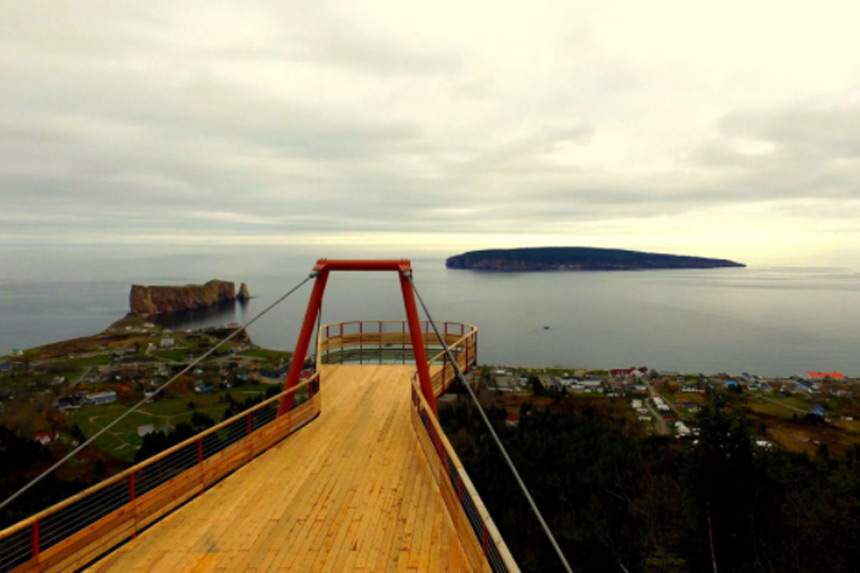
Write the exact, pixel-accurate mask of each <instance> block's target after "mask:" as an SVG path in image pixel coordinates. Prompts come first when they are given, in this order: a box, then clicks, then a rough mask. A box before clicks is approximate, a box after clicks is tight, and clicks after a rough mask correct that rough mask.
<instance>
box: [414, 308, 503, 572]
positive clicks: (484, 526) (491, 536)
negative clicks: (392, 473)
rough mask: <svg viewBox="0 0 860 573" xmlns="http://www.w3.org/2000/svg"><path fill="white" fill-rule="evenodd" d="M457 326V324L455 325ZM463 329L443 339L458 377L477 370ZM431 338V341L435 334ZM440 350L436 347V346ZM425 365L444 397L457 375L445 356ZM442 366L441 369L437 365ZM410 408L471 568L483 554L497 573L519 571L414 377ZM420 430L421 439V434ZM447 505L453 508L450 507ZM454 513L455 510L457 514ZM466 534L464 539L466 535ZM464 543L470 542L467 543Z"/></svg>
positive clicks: (473, 347)
mask: <svg viewBox="0 0 860 573" xmlns="http://www.w3.org/2000/svg"><path fill="white" fill-rule="evenodd" d="M454 324H462V323H454ZM465 326H468V327H469V330H468V331H466V330H465V329H464V330H462V331H460V333H458V334H456V335H451V334H450V332H449V323H445V326H444V331H443V334H442V337H443V338H445V342H446V344H447V345H448V347H449V348H450V349H451V351H452V354H453V356H454V359H455V360H456V361H457V365H458V366H459V368H460V370H461V371H463V372H468V371H469V370H470V369H471V368H472V367H474V366H475V365H477V343H478V329H477V328H475V327H474V326H472V325H465ZM430 336H432V337H433V338H435V339H436V341H437V342H438V340H439V339H438V338H436V337H435V334H433V333H431V334H430ZM440 346H441V345H440ZM427 362H428V364H429V365H434V364H435V365H437V368H436V369H435V371H434V372H433V373H432V375H431V382H432V384H433V391H434V394H435V395H436V396H440V395H441V394H444V393H445V391H446V390H447V389H448V388H449V387H450V385H451V384H452V383H453V382H454V380H456V379H457V371H456V369H455V368H454V367H453V365H451V364H449V362H448V357H447V354H446V353H445V351H444V350H441V351H440V352H439V353H438V354H436V355H433V356H430V357H429V358H428V360H427ZM439 364H441V368H438V365H439ZM412 407H413V427H414V428H415V431H416V433H419V440H418V441H419V442H420V443H421V445H422V447H423V448H424V452H425V454H426V456H427V460H428V462H429V463H430V466H431V469H432V470H433V477H434V478H435V479H436V482H437V484H438V485H439V489H440V490H441V491H442V492H443V495H442V498H443V499H444V501H445V503H446V505H448V510H449V513H450V514H451V516H452V519H453V520H454V522H455V526H458V527H457V529H458V531H459V532H460V533H461V540H462V541H463V542H464V549H466V554H467V557H469V559H470V562H471V564H472V566H473V567H475V568H476V569H480V568H481V566H482V563H480V562H476V561H477V560H478V559H477V556H478V555H482V556H483V559H484V560H486V564H488V565H489V566H490V568H491V569H492V570H493V571H496V572H509V571H519V567H518V566H517V564H516V561H514V558H513V556H512V555H511V553H510V551H509V550H508V547H507V545H506V544H505V541H504V539H502V536H501V534H500V533H499V530H498V529H497V528H496V525H495V523H493V519H492V517H490V513H489V512H488V511H487V508H486V507H485V506H484V502H483V501H481V497H480V495H478V491H477V490H476V489H475V486H474V485H473V484H472V481H471V480H470V479H469V476H468V474H467V473H466V470H465V468H464V467H463V464H462V462H461V461H460V458H459V457H458V456H457V454H456V452H455V451H454V448H453V447H452V446H451V444H450V442H449V441H448V438H447V437H446V436H445V432H444V431H443V430H442V426H441V425H440V424H439V421H438V420H437V419H436V417H435V416H434V415H433V413H432V410H431V409H430V407H429V405H428V403H427V400H426V399H425V398H424V395H423V394H422V392H421V390H420V387H419V384H418V380H417V372H416V374H415V375H413V377H412ZM422 431H423V436H422V435H421V432H422ZM452 504H455V505H453V507H452ZM458 510H459V511H458ZM458 518H463V519H465V520H466V522H467V523H462V522H460V523H458V521H460V520H459V519H458ZM466 528H469V529H471V531H472V534H474V536H473V537H471V539H469V538H464V537H463V534H467V532H466V531H463V530H464V529H466ZM467 535H468V534H467ZM467 539H469V540H468V541H467Z"/></svg>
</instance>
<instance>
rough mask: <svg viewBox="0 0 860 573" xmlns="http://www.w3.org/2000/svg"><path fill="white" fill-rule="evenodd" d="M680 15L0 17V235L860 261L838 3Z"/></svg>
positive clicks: (47, 6) (268, 12)
mask: <svg viewBox="0 0 860 573" xmlns="http://www.w3.org/2000/svg"><path fill="white" fill-rule="evenodd" d="M500 4H501V5H500ZM700 4H701V3H690V2H683V1H677V2H668V1H656V2H647V3H646V2H637V1H630V2H617V1H595V2H588V1H586V2H575V3H571V2H548V3H540V4H538V3H534V2H523V3H519V4H513V3H510V4H509V3H498V2H485V3H475V2H469V3H463V2H448V3H444V2H433V3H427V4H426V5H423V6H418V7H416V6H414V5H411V3H408V2H406V3H403V2H324V1H313V2H257V3H239V2H235V3H231V2H211V1H206V2H177V3H163V5H161V6H156V5H155V3H151V2H136V3H121V2H115V1H94V0H80V1H78V2H74V3H70V2H38V1H34V0H28V1H26V2H23V1H22V2H6V3H3V4H2V5H0V109H2V114H0V198H2V199H3V208H2V210H0V244H3V245H18V244H25V245H26V244H76V243H95V244H108V245H116V244H123V243H152V242H154V243H165V244H199V243H211V242H222V243H242V244H245V243H261V244H278V243H285V244H293V243H303V244H313V243H317V242H325V243H329V244H330V243H338V242H344V243H351V244H355V243H361V242H367V243H374V244H390V245H405V246H406V247H407V250H408V248H409V247H414V248H444V249H447V250H451V249H452V248H453V249H454V250H457V251H459V250H465V249H468V248H475V247H484V246H491V245H499V246H514V245H530V244H561V245H564V244H568V245H595V246H615V247H627V248H643V249H650V250H662V251H666V252H685V253H689V254H701V255H713V256H727V257H732V258H736V259H740V260H745V261H748V262H749V261H752V262H766V261H771V260H774V261H776V260H780V261H781V260H787V259H790V258H791V257H795V256H797V257H802V258H804V259H805V260H809V261H814V260H817V259H821V260H822V261H825V260H830V259H831V258H832V257H833V256H834V254H840V255H844V253H847V252H857V253H860V39H858V36H857V33H856V23H857V22H858V21H860V10H858V8H856V7H855V6H857V5H856V3H854V2H848V1H845V2H826V1H825V2H816V3H811V2H806V3H797V4H798V5H797V6H796V7H792V6H789V5H786V3H785V2H748V1H745V2H719V3H711V4H710V5H707V6H702V5H700ZM852 260H853V263H855V264H857V265H860V257H857V258H854V259H852Z"/></svg>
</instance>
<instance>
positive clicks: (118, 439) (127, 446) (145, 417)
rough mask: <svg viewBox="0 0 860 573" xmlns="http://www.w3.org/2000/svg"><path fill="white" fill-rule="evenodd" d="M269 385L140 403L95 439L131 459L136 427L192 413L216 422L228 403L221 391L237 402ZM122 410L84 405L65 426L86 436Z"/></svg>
mask: <svg viewBox="0 0 860 573" xmlns="http://www.w3.org/2000/svg"><path fill="white" fill-rule="evenodd" d="M269 387H270V386H268V385H266V384H254V385H251V384H249V385H247V386H242V387H239V388H230V389H229V390H222V391H219V392H213V393H209V394H188V395H185V396H181V397H179V398H172V399H165V400H158V401H155V402H152V403H150V404H144V405H143V406H141V408H140V409H139V410H138V411H136V412H133V413H131V414H129V415H128V416H127V417H125V418H123V419H122V420H121V421H120V422H119V423H118V424H117V425H116V426H114V427H113V428H111V429H110V430H109V431H108V432H106V433H105V434H104V435H102V436H100V437H99V438H98V439H97V440H96V445H97V446H98V447H99V448H101V449H102V450H104V451H105V452H108V453H109V454H111V455H113V456H115V457H117V458H119V459H121V460H123V461H132V460H134V454H135V451H136V449H137V448H138V447H139V446H140V445H141V443H142V441H143V440H142V438H140V437H138V435H137V428H138V426H142V425H145V424H153V425H154V426H155V427H156V429H158V428H161V427H162V426H164V425H165V424H167V425H168V426H169V427H170V428H171V429H172V428H174V427H176V425H177V424H180V423H182V422H188V421H190V420H191V416H192V415H193V414H194V412H200V413H202V414H206V415H207V416H209V417H210V418H212V419H213V420H215V422H216V423H218V422H220V421H221V420H222V418H223V417H224V411H225V410H226V409H227V406H228V403H227V402H226V401H223V400H222V396H223V395H224V394H226V393H229V394H230V395H231V396H232V397H233V399H234V400H236V401H237V402H241V401H242V400H245V399H246V398H248V397H249V396H255V395H259V394H263V393H265V392H266V390H267V389H268V388H269ZM192 401H193V402H194V404H195V408H194V409H193V410H192V409H189V408H188V403H189V402H192ZM126 410H128V406H125V405H124V404H120V403H114V404H104V405H101V406H84V407H82V408H81V409H79V410H71V411H69V412H68V414H67V421H68V424H69V426H71V425H73V424H77V425H78V427H80V429H81V431H83V433H84V435H85V436H86V437H90V436H92V435H93V434H95V433H96V432H98V431H99V430H101V429H102V428H103V427H105V426H106V425H107V424H109V423H110V422H111V421H113V420H115V419H117V418H118V417H119V416H120V415H121V414H123V413H124V412H125V411H126Z"/></svg>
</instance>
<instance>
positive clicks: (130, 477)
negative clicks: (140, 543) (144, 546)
mask: <svg viewBox="0 0 860 573" xmlns="http://www.w3.org/2000/svg"><path fill="white" fill-rule="evenodd" d="M134 498H135V492H134V472H131V473H130V474H128V501H129V503H132V504H133V503H134ZM136 513H137V512H135V514H136ZM131 538H132V539H137V518H135V521H134V526H133V528H132V530H131Z"/></svg>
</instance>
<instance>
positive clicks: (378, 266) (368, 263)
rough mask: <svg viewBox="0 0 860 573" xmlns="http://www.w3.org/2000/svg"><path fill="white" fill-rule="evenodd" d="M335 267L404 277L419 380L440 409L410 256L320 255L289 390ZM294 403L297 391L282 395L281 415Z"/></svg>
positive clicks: (433, 405) (402, 282)
mask: <svg viewBox="0 0 860 573" xmlns="http://www.w3.org/2000/svg"><path fill="white" fill-rule="evenodd" d="M331 271H395V272H397V273H398V276H399V277H400V289H401V291H402V292H403V305H404V306H405V308H406V321H407V322H408V323H409V337H410V338H411V340H412V349H413V351H414V354H415V367H416V368H417V369H418V380H419V382H420V383H421V393H422V394H424V398H426V399H427V403H428V404H430V408H431V409H432V410H433V414H434V415H437V416H438V413H437V412H436V396H434V394H433V385H432V383H431V382H430V368H429V367H428V366H427V354H426V352H425V351H424V339H423V335H422V333H421V321H420V320H419V318H418V308H417V306H416V305H415V293H414V291H413V290H412V283H410V282H409V278H410V276H411V274H412V263H410V262H409V260H407V259H401V260H328V259H320V260H318V261H317V264H316V265H315V266H314V272H315V273H316V281H315V282H314V289H313V292H311V299H310V301H309V302H308V309H307V311H306V312H305V320H304V322H303V323H302V330H301V332H300V333H299V339H298V341H297V342H296V351H295V353H294V354H293V359H292V362H291V363H290V371H289V373H288V374H287V381H286V382H285V384H284V390H289V389H290V388H293V387H295V386H296V384H298V382H299V377H300V376H301V374H302V369H303V368H304V364H305V359H306V358H307V354H308V348H309V347H310V343H311V339H312V338H313V333H314V328H315V326H316V322H317V317H318V316H319V312H320V308H321V306H322V299H323V293H324V292H325V286H326V282H327V281H328V275H329V273H330V272H331ZM292 405H293V395H292V394H289V395H287V396H284V397H283V398H282V399H281V404H280V406H279V408H278V416H280V415H282V414H284V413H286V412H289V410H290V408H292Z"/></svg>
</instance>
